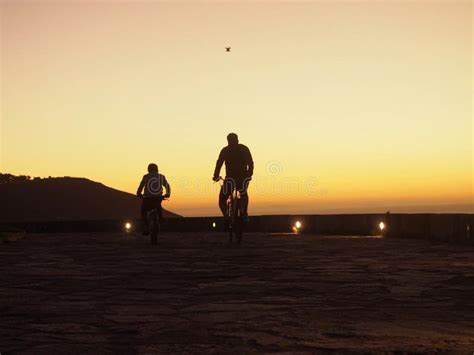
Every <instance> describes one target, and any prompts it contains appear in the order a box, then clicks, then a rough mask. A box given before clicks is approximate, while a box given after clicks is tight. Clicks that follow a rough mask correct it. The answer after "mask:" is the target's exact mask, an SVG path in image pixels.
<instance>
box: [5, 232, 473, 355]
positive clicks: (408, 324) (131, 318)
mask: <svg viewBox="0 0 474 355" xmlns="http://www.w3.org/2000/svg"><path fill="white" fill-rule="evenodd" d="M0 275H1V278H0V353H1V354H8V353H34V354H38V353H48V354H51V353H76V354H84V353H101V354H104V353H122V354H133V353H216V354H223V353H253V352H265V353H277V352H286V353H330V352H373V353H380V352H420V353H425V352H455V353H466V354H472V353H473V352H474V247H472V246H471V247H463V246H452V245H447V244H430V243H429V242H426V241H413V240H406V239H387V238H385V239H382V238H370V237H367V238H363V237H353V238H351V237H317V236H306V235H305V236H295V235H263V234H252V235H247V236H246V239H245V241H244V244H243V245H242V246H241V247H238V246H236V245H229V244H228V243H227V242H226V236H225V235H224V234H198V233H196V234H167V235H163V236H162V237H161V240H160V243H159V245H158V246H151V245H149V244H148V242H147V240H146V239H142V238H141V237H136V236H133V235H131V234H129V235H125V234H124V235H119V234H95V235H94V234H68V235H64V234H63V235H61V234H54V235H52V234H41V235H28V236H26V237H25V238H24V239H22V240H18V241H15V242H12V243H10V244H3V245H0Z"/></svg>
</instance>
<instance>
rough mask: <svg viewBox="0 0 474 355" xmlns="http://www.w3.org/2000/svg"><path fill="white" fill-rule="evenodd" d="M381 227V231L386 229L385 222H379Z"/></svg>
mask: <svg viewBox="0 0 474 355" xmlns="http://www.w3.org/2000/svg"><path fill="white" fill-rule="evenodd" d="M379 228H380V230H381V231H383V230H384V229H385V223H383V222H380V223H379Z"/></svg>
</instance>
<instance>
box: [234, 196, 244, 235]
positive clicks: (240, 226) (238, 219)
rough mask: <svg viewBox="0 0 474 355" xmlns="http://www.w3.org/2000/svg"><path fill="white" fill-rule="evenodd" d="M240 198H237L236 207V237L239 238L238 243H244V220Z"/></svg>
mask: <svg viewBox="0 0 474 355" xmlns="http://www.w3.org/2000/svg"><path fill="white" fill-rule="evenodd" d="M239 201H240V200H236V205H237V206H236V208H235V217H234V220H235V222H234V223H235V237H236V238H237V243H239V244H240V243H242V234H243V221H242V213H241V212H242V211H241V210H240V203H239Z"/></svg>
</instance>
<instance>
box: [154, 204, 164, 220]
mask: <svg viewBox="0 0 474 355" xmlns="http://www.w3.org/2000/svg"><path fill="white" fill-rule="evenodd" d="M161 201H163V199H162V198H156V201H155V202H154V206H155V207H156V210H157V211H158V220H159V222H160V224H162V223H163V207H162V206H161Z"/></svg>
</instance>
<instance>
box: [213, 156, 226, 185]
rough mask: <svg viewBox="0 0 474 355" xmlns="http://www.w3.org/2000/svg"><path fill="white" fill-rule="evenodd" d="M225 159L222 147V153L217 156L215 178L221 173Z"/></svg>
mask: <svg viewBox="0 0 474 355" xmlns="http://www.w3.org/2000/svg"><path fill="white" fill-rule="evenodd" d="M224 161H225V158H224V149H222V150H221V152H220V154H219V158H217V162H216V168H215V169H214V179H217V178H218V177H219V174H220V173H221V168H222V165H223V164H224Z"/></svg>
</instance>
